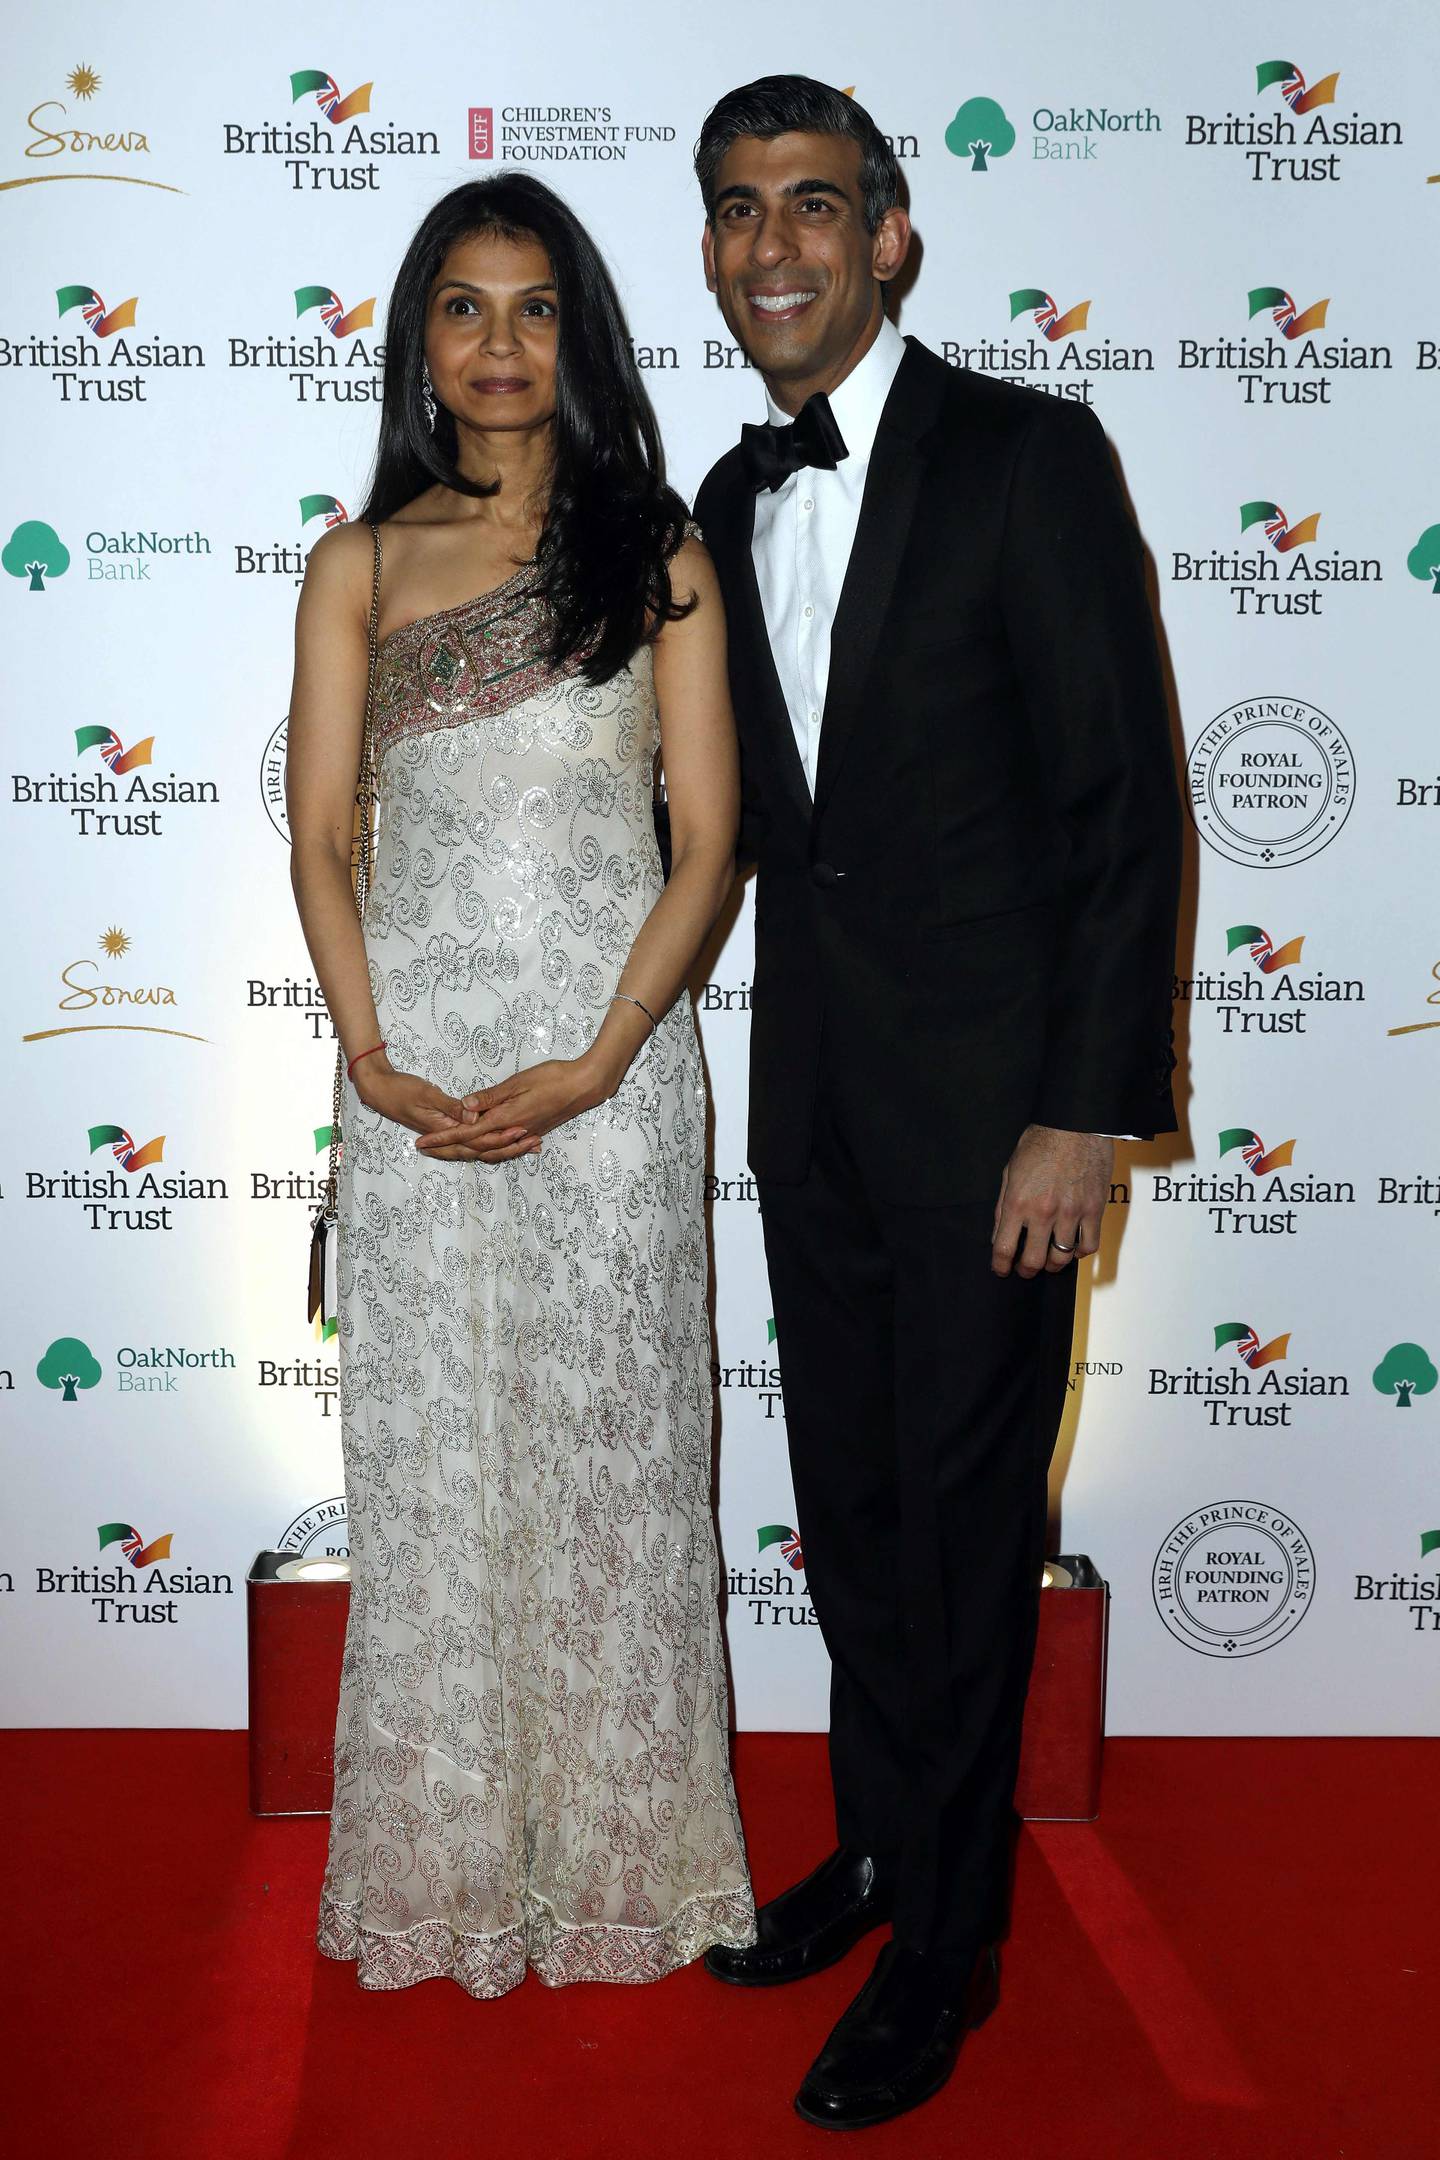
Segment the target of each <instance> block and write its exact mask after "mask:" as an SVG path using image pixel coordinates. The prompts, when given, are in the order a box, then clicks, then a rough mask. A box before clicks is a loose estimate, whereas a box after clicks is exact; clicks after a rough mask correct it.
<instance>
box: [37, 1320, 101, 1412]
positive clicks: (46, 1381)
mask: <svg viewBox="0 0 1440 2160" xmlns="http://www.w3.org/2000/svg"><path fill="white" fill-rule="evenodd" d="M35 1377H36V1379H37V1380H38V1381H39V1382H40V1385H41V1386H42V1387H48V1388H60V1389H61V1390H63V1392H62V1394H61V1397H60V1400H61V1401H62V1402H75V1401H76V1400H77V1399H78V1398H77V1396H76V1394H75V1390H76V1388H82V1387H86V1388H89V1387H94V1385H95V1383H96V1381H97V1380H98V1379H99V1378H100V1360H99V1359H98V1358H97V1357H96V1356H95V1354H94V1352H93V1351H92V1350H91V1349H90V1346H89V1344H88V1343H83V1342H81V1340H80V1338H79V1336H78V1335H61V1336H59V1337H58V1338H57V1339H56V1340H55V1341H54V1342H52V1343H51V1345H50V1347H49V1349H48V1350H47V1351H46V1352H45V1355H44V1357H42V1358H41V1360H40V1362H39V1364H38V1365H37V1366H36V1367H35Z"/></svg>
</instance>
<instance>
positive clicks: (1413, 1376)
mask: <svg viewBox="0 0 1440 2160" xmlns="http://www.w3.org/2000/svg"><path fill="white" fill-rule="evenodd" d="M1370 1377H1371V1381H1372V1383H1373V1385H1374V1386H1375V1388H1376V1390H1377V1391H1378V1392H1379V1393H1380V1394H1381V1395H1393V1396H1394V1398H1395V1407H1396V1409H1397V1410H1408V1409H1409V1408H1410V1405H1411V1404H1412V1403H1413V1402H1414V1400H1415V1397H1416V1396H1417V1395H1428V1394H1430V1393H1431V1391H1432V1389H1433V1388H1434V1386H1435V1384H1436V1382H1437V1381H1440V1373H1437V1371H1436V1370H1435V1366H1434V1363H1433V1361H1432V1360H1431V1357H1430V1354H1429V1352H1428V1351H1426V1350H1422V1349H1421V1347H1420V1345H1419V1343H1414V1342H1397V1343H1392V1344H1391V1345H1390V1348H1389V1349H1388V1350H1387V1351H1386V1353H1385V1355H1384V1357H1383V1358H1381V1360H1380V1363H1379V1364H1378V1365H1377V1366H1376V1367H1375V1370H1374V1372H1373V1373H1372V1374H1371V1376H1370Z"/></svg>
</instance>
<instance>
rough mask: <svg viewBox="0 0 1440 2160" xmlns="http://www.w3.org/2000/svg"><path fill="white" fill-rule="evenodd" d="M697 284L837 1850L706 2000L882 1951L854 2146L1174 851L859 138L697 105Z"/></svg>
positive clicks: (966, 1992) (1147, 647) (1014, 1703)
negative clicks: (730, 446) (898, 299)
mask: <svg viewBox="0 0 1440 2160" xmlns="http://www.w3.org/2000/svg"><path fill="white" fill-rule="evenodd" d="M695 163H696V171H697V175H698V177H699V180H700V185H701V190H702V193H703V196H704V200H705V210H706V227H705V234H704V257H705V268H706V276H707V281H708V283H709V286H710V289H711V290H712V292H714V294H715V295H716V298H717V300H718V302H719V306H720V311H721V313H722V315H723V316H724V318H725V321H726V323H727V325H728V326H729V328H730V330H731V331H732V332H733V334H734V336H735V337H736V338H737V339H738V340H739V342H740V344H741V346H742V347H743V348H744V350H745V353H746V355H747V356H748V358H749V359H750V361H751V362H752V364H753V365H754V366H755V367H756V368H757V369H758V370H759V371H760V373H761V375H762V376H763V378H764V382H765V388H766V392H767V395H768V400H769V406H770V422H769V424H768V425H767V426H764V427H753V428H747V429H745V431H744V437H743V440H742V442H741V444H740V446H739V447H738V448H736V449H734V450H731V451H730V452H729V453H728V454H727V455H726V456H725V457H723V458H722V459H721V460H720V462H719V463H718V464H717V465H716V466H715V468H714V469H713V471H712V472H711V473H710V475H709V477H708V478H707V479H706V481H705V484H704V486H703V487H702V489H701V491H700V495H699V498H698V501H697V505H696V511H697V516H698V518H699V521H700V524H701V527H702V530H703V532H704V536H705V540H706V542H707V544H708V546H709V548H710V551H711V553H712V555H713V557H714V560H715V563H716V566H717V568H718V571H719V574H720V579H721V583H722V586H723V589H724V594H725V601H726V608H727V612H728V616H729V625H730V651H731V658H730V668H731V684H732V690H733V694H734V704H735V710H736V714H737V718H738V722H739V728H740V737H741V750H742V758H743V772H744V821H743V829H742V835H741V856H742V860H751V859H753V860H754V861H755V862H756V863H757V864H758V875H757V884H756V904H755V940H756V959H755V981H754V995H753V1011H752V1019H751V1067H750V1130H749V1160H750V1165H751V1168H752V1169H753V1171H754V1173H755V1176H756V1180H757V1186H758V1190H759V1195H760V1207H761V1214H762V1219H763V1224H764V1233H765V1249H766V1258H767V1262H768V1265H769V1271H770V1286H771V1294H772V1300H773V1307H774V1313H775V1323H776V1340H777V1349H778V1354H779V1360H780V1371H781V1380H782V1385H783V1390H784V1400H785V1416H786V1423H787V1428H788V1435H789V1443H790V1455H791V1464H792V1469H793V1475H794V1485H795V1497H796V1507H797V1512H798V1520H799V1528H800V1533H801V1537H802V1540H803V1544H804V1552H805V1563H806V1570H807V1576H808V1582H809V1588H810V1592H811V1595H812V1597H813V1599H814V1604H815V1611H816V1616H817V1618H818V1620H819V1622H820V1626H821V1630H822V1632H823V1635H824V1639H825V1643H826V1646H827V1648H828V1650H829V1652H830V1657H831V1664H832V1693H831V1733H830V1758H831V1770H832V1776H833V1781H834V1788H835V1808H836V1818H837V1826H838V1833H839V1838H840V1845H839V1849H838V1851H836V1852H835V1853H833V1854H832V1855H831V1856H830V1858H829V1859H828V1860H825V1861H823V1862H822V1863H821V1865H820V1866H819V1867H818V1868H817V1869H816V1871H815V1872H814V1873H813V1874H812V1875H810V1876H809V1877H807V1878H806V1880H805V1881H804V1882H803V1883H800V1884H797V1885H796V1886H795V1887H794V1888H793V1889H791V1890H789V1891H787V1892H786V1893H785V1894H784V1895H783V1896H781V1897H780V1898H778V1899H776V1900H775V1901H773V1902H772V1903H771V1904H769V1905H767V1906H765V1907H764V1908H762V1911H761V1915H760V1935H759V1941H758V1943H757V1944H756V1946H755V1947H754V1948H753V1949H751V1950H740V1951H736V1950H729V1949H716V1950H712V1951H711V1952H710V1953H709V1955H708V1957H707V1960H706V1963H707V1965H708V1966H709V1969H710V1970H711V1971H712V1972H713V1973H715V1974H716V1975H717V1976H718V1977H719V1978H722V1979H725V1980H729V1981H731V1982H734V1983H738V1984H744V1985H754V1986H760V1985H772V1984H775V1983H778V1982H781V1981H787V1980H792V1979H797V1978H800V1977H801V1976H803V1975H804V1974H806V1973H809V1972H813V1971H815V1970H817V1969H818V1968H819V1967H821V1966H823V1965H827V1964H830V1963H833V1962H834V1961H835V1960H836V1959H837V1958H839V1957H842V1956H843V1955H844V1954H845V1953H846V1952H847V1951H848V1950H849V1949H850V1947H851V1946H852V1944H854V1943H855V1942H856V1941H857V1940H858V1939H859V1937H860V1936H861V1935H863V1934H864V1933H865V1932H867V1931H868V1930H869V1929H871V1928H873V1927H876V1926H878V1925H880V1924H881V1923H882V1922H884V1921H886V1920H893V1923H894V1939H893V1942H891V1943H887V1944H886V1945H885V1947H884V1948H883V1949H882V1951H881V1953H880V1956H879V1959H878V1961H877V1964H876V1967H875V1970H874V1972H873V1974H872V1975H871V1978H870V1980H869V1981H868V1982H867V1984H866V1986H865V1987H864V1988H863V1989H862V1991H861V1993H860V1995H859V1996H858V1997H857V1999H856V2001H855V2002H854V2003H853V2004H852V2006H851V2008H850V2009H849V2010H848V2011H847V2012H846V2014H845V2016H844V2018H842V2020H841V2021H840V2023H839V2025H837V2027H836V2028H835V2031H834V2032H833V2033H832V2035H831V2037H830V2039H829V2041H828V2042H827V2044H826V2046H825V2048H824V2049H823V2050H822V2052H821V2054H820V2056H819V2057H818V2059H817V2061H816V2062H815V2064H814V2065H813V2066H812V2068H811V2070H810V2072H809V2075H808V2076H807V2077H806V2079H805V2081H804V2084H803V2085H802V2087H801V2089H800V2092H799V2094H798V2096H797V2102H796V2104H797V2106H798V2107H799V2109H800V2112H801V2114H802V2115H804V2116H806V2117H807V2118H808V2119H809V2120H811V2121H814V2122H819V2123H825V2124H828V2125H833V2126H837V2127H851V2126H858V2125H860V2124H862V2123H870V2122H878V2121H882V2120H884V2119H885V2118H887V2117H888V2116H891V2115H895V2114H898V2113H900V2112H901V2111H902V2110H903V2109H905V2108H907V2107H913V2106H914V2105H916V2104H917V2102H918V2101H920V2100H923V2099H925V2098H926V2097H927V2096H928V2095H929V2094H930V2093H932V2092H934V2091H935V2090H937V2089H938V2087H939V2086H940V2085H941V2084H943V2083H944V2081H945V2079H946V2077H947V2076H948V2075H949V2073H950V2070H951V2068H952V2067H953V2064H954V2060H955V2055H956V2051H957V2049H958V2046H959V2042H960V2038H961V2036H962V2035H963V2032H964V2030H965V2029H966V2027H967V2026H969V2025H973V2024H975V2023H977V2022H978V2020H979V2018H980V2017H981V2016H983V2015H984V2014H986V2012H987V2011H988V2010H989V2008H990V2007H992V2005H993V2003H994V2001H995V1999H996V1991H997V1985H998V1964H997V1958H996V1952H995V1948H994V1945H995V1942H996V1939H997V1937H998V1936H999V1935H1000V1933H1001V1932H1002V1930H1003V1926H1004V1920H1005V1908H1006V1886H1007V1879H1008V1860H1009V1831H1010V1826H1011V1822H1012V1803H1013V1792H1014V1783H1015V1775H1016V1767H1017V1761H1018V1755H1019V1746H1020V1728H1021V1718H1022V1713H1023V1709H1024V1700H1025V1690H1026V1684H1027V1680H1028V1676H1029V1669H1030V1664H1031V1659H1032V1655H1033V1648H1034V1636H1035V1626H1036V1619H1037V1614H1038V1603H1039V1594H1040V1572H1041V1558H1042V1554H1043V1543H1044V1531H1045V1520H1046V1472H1047V1468H1048V1464H1049V1459H1050V1455H1051V1452H1052V1450H1053V1447H1054V1441H1055V1433H1056V1428H1057V1425H1058V1422H1059V1417H1060V1412H1061V1407H1062V1404H1063V1400H1064V1390H1065V1379H1066V1374H1067V1370H1068V1361H1069V1351H1070V1337H1071V1328H1072V1322H1073V1310H1074V1295H1075V1264H1076V1259H1077V1256H1084V1255H1088V1254H1091V1253H1093V1252H1094V1251H1095V1249H1096V1247H1097V1245H1098V1242H1099V1235H1100V1221H1101V1216H1102V1214H1103V1212H1104V1209H1105V1206H1106V1203H1107V1200H1108V1198H1109V1186H1110V1177H1111V1169H1112V1146H1111V1140H1110V1139H1109V1138H1107V1137H1105V1136H1106V1135H1124V1136H1126V1137H1144V1138H1149V1137H1150V1136H1151V1135H1153V1134H1154V1133H1156V1132H1162V1131H1170V1130H1172V1129H1173V1128H1174V1124H1175V1118H1174V1111H1173V1106H1172V1101H1171V1086H1170V1074H1171V1069H1172V1066H1173V1063H1174V1058H1173V1055H1172V1052H1171V1047H1170V1029H1169V1009H1170V986H1171V973H1172V965H1173V957H1174V941H1175V923H1176V909H1177V892H1178V876H1179V867H1178V866H1179V814H1178V797H1177V790H1176V786H1175V777H1174V770H1173V761H1172V758H1171V752H1170V742H1169V730H1168V726H1167V720H1166V708H1165V700H1164V695H1163V691H1162V686H1161V676H1160V668H1159V664H1158V660H1157V654H1156V647H1155V639H1154V634H1153V629H1152V625H1151V620H1150V614H1149V610H1148V607H1147V603H1146V597H1145V589H1144V582H1143V576H1142V550H1141V544H1140V540H1139V537H1138V535H1137V533H1136V531H1135V527H1134V525H1133V523H1132V522H1131V519H1130V517H1129V515H1128V513H1127V511H1126V509H1125V506H1124V502H1123V499H1122V496H1121V493H1120V490H1119V487H1118V485H1117V482H1116V479H1115V476H1114V473H1113V470H1112V468H1111V464H1110V460H1109V456H1108V453H1107V450H1106V445H1105V438H1104V435H1103V433H1102V431H1101V429H1100V427H1099V426H1098V424H1097V423H1096V421H1095V419H1094V417H1093V415H1092V414H1090V413H1089V412H1088V411H1087V410H1086V409H1085V407H1084V406H1081V405H1076V404H1071V403H1068V402H1065V401H1063V400H1060V399H1058V398H1052V397H1047V396H1043V395H1041V394H1040V393H1038V392H1036V391H1033V390H1030V389H1021V388H1017V387H1014V386H1012V385H1009V384H1006V383H1003V382H998V381H994V380H992V379H990V378H989V377H986V376H983V375H976V374H971V373H968V372H966V371H964V370H952V369H951V368H949V367H947V366H946V365H945V364H944V363H943V362H942V361H941V360H939V359H938V358H937V357H936V356H935V355H934V354H933V353H931V352H929V351H928V350H927V349H926V348H925V346H923V345H921V344H919V343H918V342H917V341H916V340H915V339H913V338H906V339H902V338H901V337H900V335H899V333H898V332H897V331H896V329H895V328H894V326H893V324H891V323H890V322H889V321H888V320H887V318H886V315H885V310H884V304H883V302H884V288H885V286H886V284H887V283H888V282H889V281H890V280H891V279H892V278H893V277H894V276H895V275H896V273H897V271H898V270H899V269H900V268H901V266H902V264H903V262H904V259H905V254H906V250H907V247H908V245H909V239H910V226H909V221H908V219H907V217H906V215H905V212H904V210H903V209H902V208H901V207H900V205H899V202H898V192H899V176H898V172H897V168H896V165H895V160H894V158H893V156H892V154H891V152H890V150H889V147H888V145H887V144H886V142H885V139H884V137H883V136H882V135H880V133H879V132H878V130H877V129H876V128H875V125H874V123H873V121H872V120H871V119H870V117H869V115H868V114H867V113H866V112H865V111H864V110H863V109H862V108H861V107H860V106H858V105H856V104H855V103H854V102H853V100H851V99H849V98H847V97H845V96H844V95H843V94H842V93H840V92H838V91H835V90H831V89H828V88H826V87H825V86H824V85H823V84H820V83H816V82H813V81H811V80H810V79H809V78H808V77H804V76H771V77H767V78H765V79H764V80H763V81H760V82H757V83H752V84H749V85H747V86H746V87H745V88H743V89H740V90H736V91H734V92H732V93H731V94H730V95H729V96H727V97H725V98H723V99H722V100H721V102H720V103H719V104H718V105H717V106H716V107H715V109H714V111H713V112H712V113H711V114H710V116H709V118H708V119H707V121H706V123H705V127H704V130H703V132H702V134H701V138H700V142H699V144H698V145H697V148H696V154H695Z"/></svg>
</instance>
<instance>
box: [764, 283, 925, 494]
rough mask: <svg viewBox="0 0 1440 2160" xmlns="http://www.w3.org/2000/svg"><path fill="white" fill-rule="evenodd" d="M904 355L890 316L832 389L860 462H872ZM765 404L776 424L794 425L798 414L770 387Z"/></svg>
mask: <svg viewBox="0 0 1440 2160" xmlns="http://www.w3.org/2000/svg"><path fill="white" fill-rule="evenodd" d="M904 357H905V340H904V338H903V337H901V335H900V332H899V331H898V330H897V329H896V327H895V325H894V323H893V322H891V320H890V318H889V316H888V315H887V316H886V317H885V318H884V319H883V321H882V322H881V324H880V329H879V333H878V335H877V336H876V339H875V342H874V344H873V345H872V346H870V348H869V350H868V351H867V352H866V353H865V355H864V357H863V358H862V359H860V360H858V361H857V362H856V364H855V366H854V367H853V368H851V370H850V373H849V374H848V375H847V376H846V377H845V380H844V382H842V383H841V384H840V385H839V386H838V388H836V389H834V390H832V391H831V392H830V410H831V412H832V413H833V414H834V416H835V425H836V426H837V427H838V428H839V430H840V433H841V434H842V435H843V436H844V438H845V448H846V451H847V452H848V454H849V456H850V457H852V458H854V459H855V460H856V462H857V463H858V464H861V465H868V464H869V462H870V452H871V451H872V450H873V449H874V447H875V436H876V434H877V432H878V430H879V426H880V415H881V413H882V412H883V411H884V409H885V400H886V398H887V397H888V396H889V395H890V385H891V384H892V383H893V382H894V380H895V376H896V373H897V372H898V370H899V366H900V362H901V361H902V360H903V359H904ZM765 404H766V408H767V411H768V413H769V417H770V423H771V425H772V426H773V427H788V426H789V425H790V422H791V420H792V419H793V417H794V415H793V414H791V413H787V412H782V411H781V410H780V407H779V406H778V405H777V404H776V403H775V400H774V399H773V398H772V397H771V395H770V393H769V391H768V390H767V391H766V393H765Z"/></svg>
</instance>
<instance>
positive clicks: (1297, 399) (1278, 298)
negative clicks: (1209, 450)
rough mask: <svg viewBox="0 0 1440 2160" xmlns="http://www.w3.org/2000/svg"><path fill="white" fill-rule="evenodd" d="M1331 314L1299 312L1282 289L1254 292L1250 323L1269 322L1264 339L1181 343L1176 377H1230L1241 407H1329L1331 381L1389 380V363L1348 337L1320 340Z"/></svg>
mask: <svg viewBox="0 0 1440 2160" xmlns="http://www.w3.org/2000/svg"><path fill="white" fill-rule="evenodd" d="M1330 307H1331V302H1330V300H1329V299H1328V298H1327V299H1324V300H1315V301H1312V302H1310V303H1308V304H1307V305H1305V306H1301V305H1300V304H1299V303H1298V302H1297V301H1296V300H1295V299H1294V298H1293V297H1292V296H1291V294H1290V293H1289V292H1288V291H1287V290H1286V289H1285V287H1284V286H1283V285H1253V286H1251V288H1250V290H1249V293H1248V295H1247V313H1248V320H1249V321H1250V322H1251V323H1254V322H1255V319H1256V317H1257V316H1261V315H1268V316H1269V318H1270V328H1269V330H1268V331H1267V332H1266V334H1265V335H1264V336H1263V337H1258V336H1255V335H1253V334H1252V335H1250V336H1248V337H1235V336H1231V335H1229V334H1228V333H1226V334H1222V335H1220V336H1217V337H1213V338H1194V337H1182V338H1181V339H1180V341H1179V346H1178V351H1177V365H1178V366H1179V369H1180V372H1181V373H1182V374H1200V375H1224V376H1229V377H1230V378H1232V379H1233V380H1234V382H1235V384H1236V387H1237V388H1238V390H1239V392H1240V402H1241V404H1242V405H1251V406H1256V407H1267V406H1273V407H1279V406H1282V405H1331V404H1333V402H1334V398H1333V393H1334V390H1335V388H1336V385H1337V380H1347V381H1348V380H1349V379H1350V378H1352V377H1360V378H1362V379H1363V378H1364V377H1367V376H1374V375H1384V374H1388V373H1389V371H1390V370H1391V368H1392V367H1393V366H1394V355H1393V353H1392V352H1391V349H1390V347H1389V346H1388V345H1383V344H1367V343H1366V342H1365V340H1364V339H1362V338H1355V337H1351V336H1350V335H1349V334H1348V333H1342V334H1341V335H1338V336H1336V335H1332V336H1330V337H1329V338H1327V339H1324V340H1322V339H1321V337H1320V332H1321V331H1322V330H1324V329H1326V328H1327V326H1328V323H1329V315H1330Z"/></svg>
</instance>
